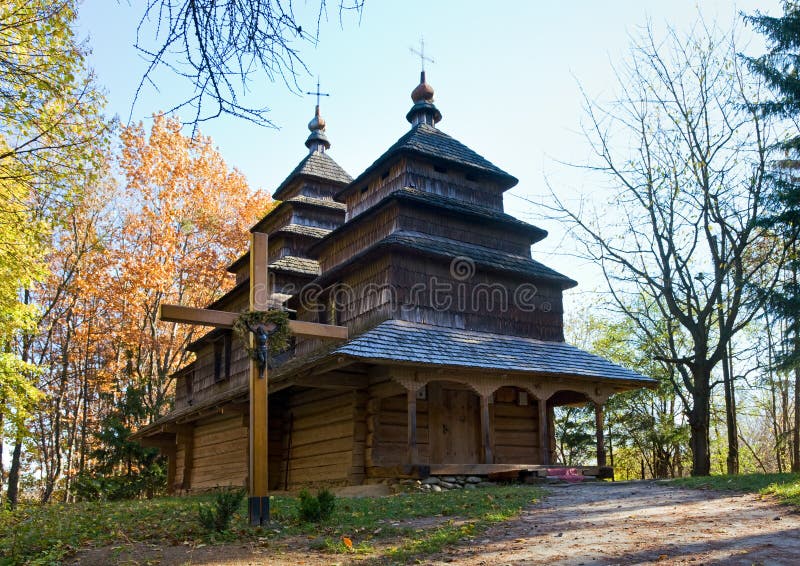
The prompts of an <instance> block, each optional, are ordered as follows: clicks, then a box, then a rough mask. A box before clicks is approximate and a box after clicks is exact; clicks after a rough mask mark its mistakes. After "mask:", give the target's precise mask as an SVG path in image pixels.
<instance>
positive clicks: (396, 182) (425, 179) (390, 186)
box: [345, 158, 503, 221]
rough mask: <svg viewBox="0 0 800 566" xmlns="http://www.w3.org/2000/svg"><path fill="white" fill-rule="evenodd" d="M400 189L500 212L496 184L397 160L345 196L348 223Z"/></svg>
mask: <svg viewBox="0 0 800 566" xmlns="http://www.w3.org/2000/svg"><path fill="white" fill-rule="evenodd" d="M403 187H414V188H416V189H419V190H421V191H426V192H429V193H433V194H436V195H441V196H444V197H448V198H452V199H457V200H461V201H464V202H468V203H471V204H477V205H480V206H484V207H486V208H491V209H494V210H500V211H502V210H503V190H502V189H501V188H500V186H499V185H498V184H497V183H495V182H493V181H489V180H487V179H485V178H484V179H479V178H476V177H475V173H474V172H472V171H466V170H460V169H459V168H457V167H453V166H444V167H442V166H440V165H435V164H434V163H432V162H430V161H427V160H424V159H421V158H400V159H398V160H397V161H396V162H395V163H394V164H393V165H391V167H389V166H387V167H386V169H385V170H383V171H381V172H379V173H378V174H377V175H375V176H373V177H372V178H371V179H369V180H368V181H367V182H366V183H364V184H363V185H361V186H359V187H355V189H354V190H352V191H350V193H349V194H347V195H346V196H345V203H346V204H347V220H348V221H349V220H350V219H351V218H354V217H356V216H358V215H359V214H361V213H362V212H364V211H365V210H367V209H369V208H371V207H373V206H374V205H375V204H377V203H378V202H380V201H381V200H382V199H383V198H384V197H385V196H386V195H388V194H390V193H392V192H393V191H396V190H398V189H402V188H403Z"/></svg>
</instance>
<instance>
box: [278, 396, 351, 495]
mask: <svg viewBox="0 0 800 566" xmlns="http://www.w3.org/2000/svg"><path fill="white" fill-rule="evenodd" d="M359 402H361V403H362V404H363V400H361V401H360V400H359V398H358V396H357V395H356V394H355V393H354V392H352V391H346V392H341V391H329V390H321V389H310V390H305V391H300V392H297V393H294V394H293V395H292V396H291V398H290V399H289V402H288V412H289V413H291V422H292V427H291V432H290V433H289V434H290V436H291V438H290V439H289V438H287V443H288V445H289V449H288V456H289V465H288V470H289V478H288V482H286V479H285V478H284V482H286V483H287V484H288V487H289V489H298V488H302V487H308V486H316V485H331V486H335V485H348V484H349V483H350V482H351V481H358V479H359V477H363V473H364V472H363V461H362V463H361V464H360V465H356V466H354V461H356V462H357V461H358V458H357V454H356V458H355V460H354V453H355V452H357V451H358V449H359V448H360V447H358V446H356V443H355V442H354V439H356V438H358V436H359V430H358V428H359V427H358V426H357V423H356V422H355V420H354V418H353V417H354V414H359V413H360V414H363V412H364V411H363V409H359ZM361 426H363V422H362V425H361ZM361 436H363V434H362V435H361ZM354 448H356V450H354ZM361 450H362V453H363V449H361ZM354 468H358V469H355V470H354ZM358 483H360V481H358Z"/></svg>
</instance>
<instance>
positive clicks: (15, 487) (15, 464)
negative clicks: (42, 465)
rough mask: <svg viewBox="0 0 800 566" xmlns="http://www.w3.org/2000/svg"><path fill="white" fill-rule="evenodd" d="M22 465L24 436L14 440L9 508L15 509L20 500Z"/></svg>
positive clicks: (10, 472)
mask: <svg viewBox="0 0 800 566" xmlns="http://www.w3.org/2000/svg"><path fill="white" fill-rule="evenodd" d="M21 466H22V438H20V437H17V439H16V440H15V441H14V450H13V452H12V453H11V468H10V469H9V470H8V491H7V492H6V503H7V505H8V508H9V509H14V508H16V506H17V502H18V500H19V470H20V467H21Z"/></svg>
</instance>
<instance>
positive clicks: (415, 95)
mask: <svg viewBox="0 0 800 566" xmlns="http://www.w3.org/2000/svg"><path fill="white" fill-rule="evenodd" d="M411 100H412V101H414V106H412V107H411V110H409V111H408V114H406V120H408V121H409V122H411V124H412V125H414V126H416V125H417V124H430V125H431V126H434V125H436V123H438V122H439V120H441V119H442V113H441V112H439V109H438V108H436V106H435V105H434V104H433V87H432V86H431V85H429V84H428V83H427V82H426V81H425V71H422V72H421V73H420V74H419V84H418V85H417V87H416V88H415V89H414V90H413V91H411Z"/></svg>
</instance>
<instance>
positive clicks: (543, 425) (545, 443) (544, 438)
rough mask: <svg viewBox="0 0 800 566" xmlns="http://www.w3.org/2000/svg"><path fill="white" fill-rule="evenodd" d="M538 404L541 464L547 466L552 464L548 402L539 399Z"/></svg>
mask: <svg viewBox="0 0 800 566" xmlns="http://www.w3.org/2000/svg"><path fill="white" fill-rule="evenodd" d="M536 403H537V406H538V409H539V463H540V464H541V465H543V466H547V465H548V464H550V433H549V432H548V430H547V429H548V426H547V425H548V422H547V420H548V419H547V401H546V400H544V399H539V400H538V401H537V402H536Z"/></svg>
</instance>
